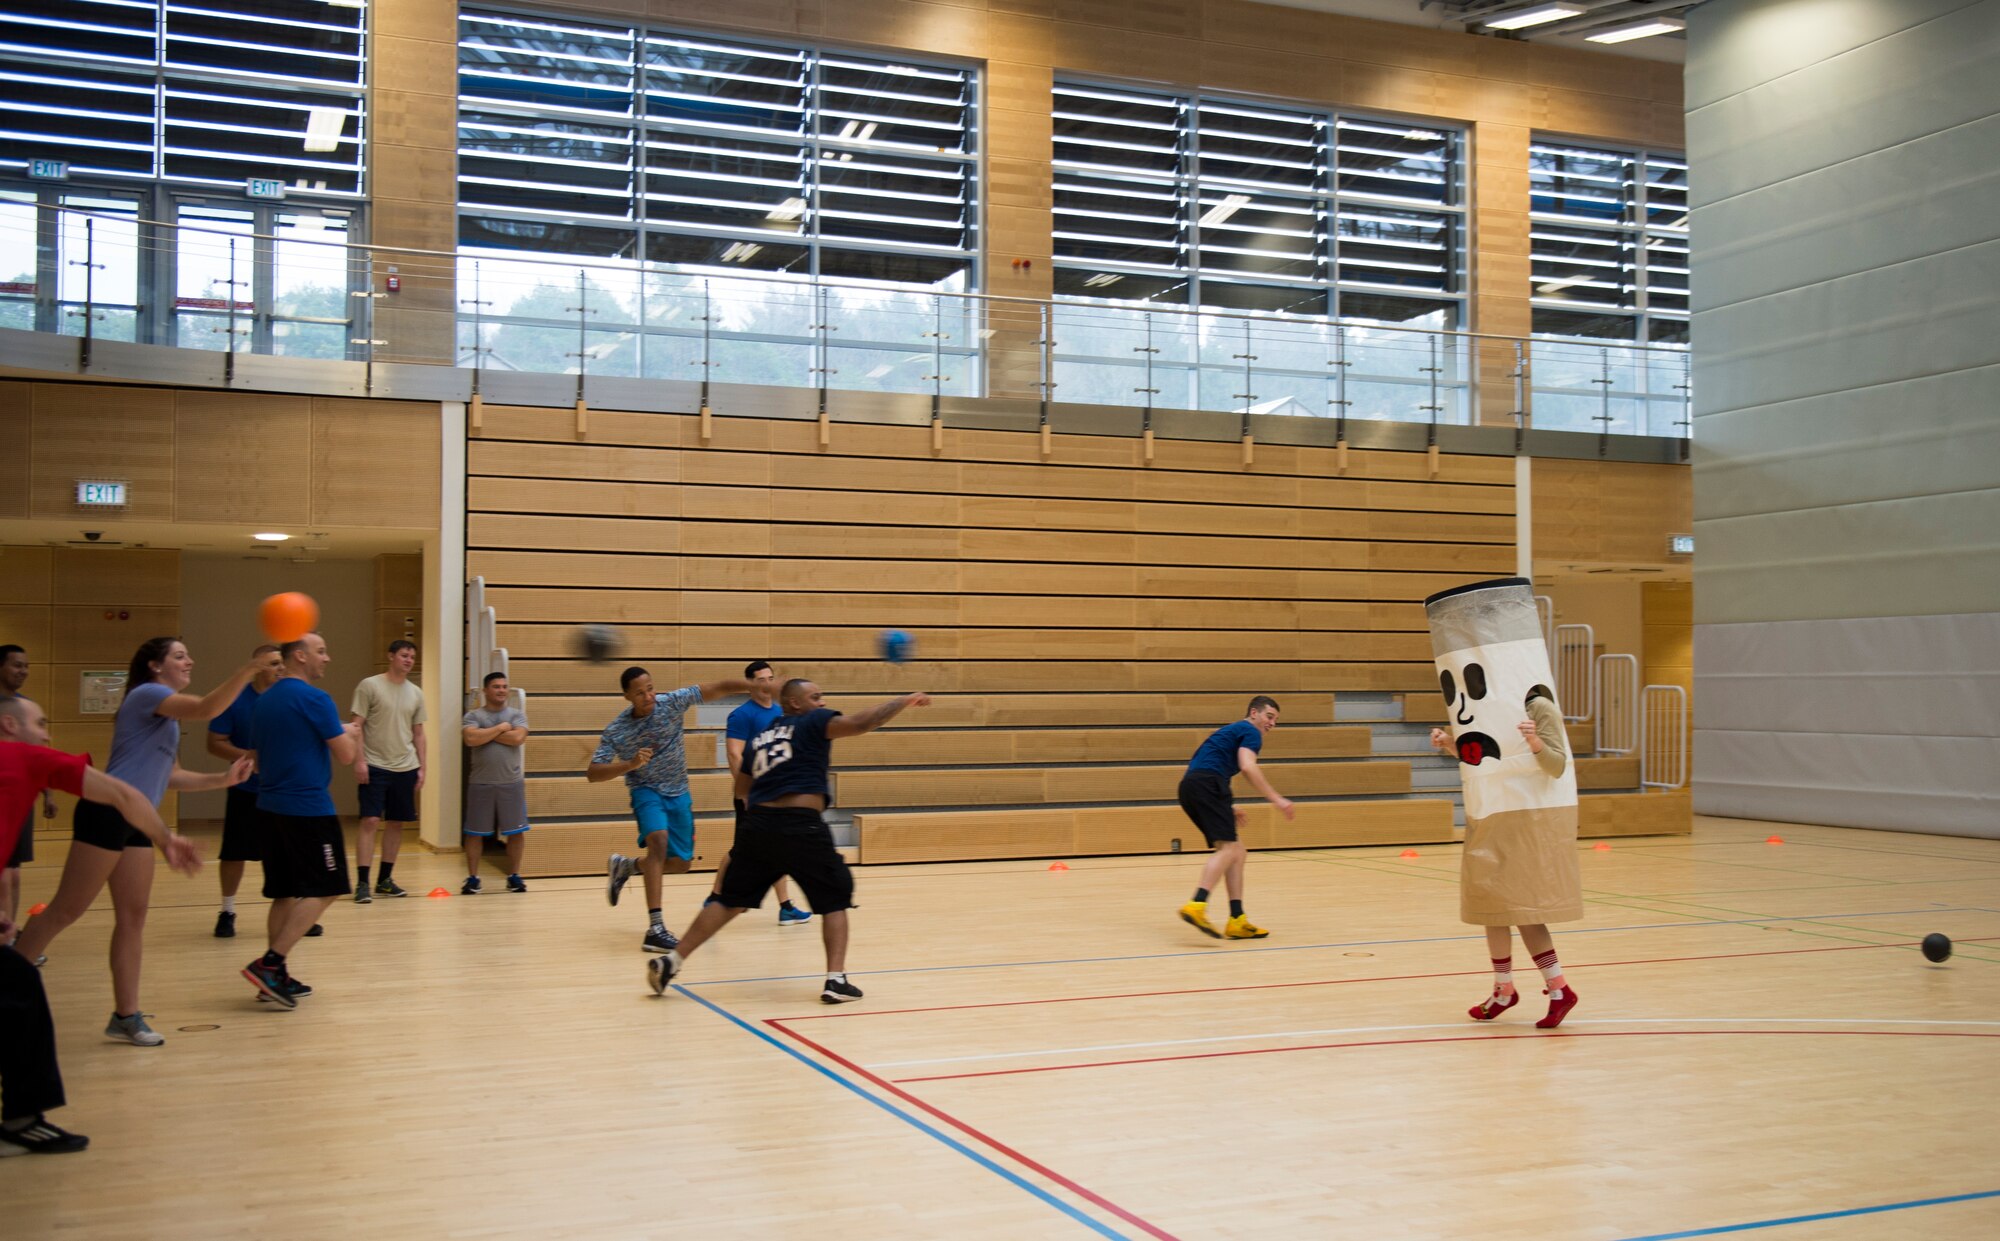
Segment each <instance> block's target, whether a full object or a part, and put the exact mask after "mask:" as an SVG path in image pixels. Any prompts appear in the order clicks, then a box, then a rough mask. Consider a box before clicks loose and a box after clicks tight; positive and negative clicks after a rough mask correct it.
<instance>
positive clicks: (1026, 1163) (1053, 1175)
mask: <svg viewBox="0 0 2000 1241" xmlns="http://www.w3.org/2000/svg"><path fill="white" fill-rule="evenodd" d="M796 1020H802V1018H793V1017H783V1018H781V1017H767V1018H765V1019H764V1024H765V1025H768V1026H770V1027H771V1028H772V1029H774V1030H777V1031H778V1032H779V1033H781V1034H784V1035H787V1036H788V1037H790V1038H793V1039H795V1040H797V1041H798V1042H800V1043H803V1044H805V1045H806V1046H807V1047H809V1048H811V1049H812V1050H814V1051H816V1052H818V1053H819V1054H820V1055H822V1056H824V1057H826V1058H827V1059H828V1060H831V1061H833V1062H834V1063H835V1064H837V1065H839V1066H841V1067H842V1068H844V1069H846V1070H847V1071H848V1072H850V1073H852V1074H854V1075H855V1076H856V1077H859V1078H862V1079H864V1080H866V1081H869V1082H872V1083H874V1084H875V1085H876V1086H878V1087H880V1088H881V1089H883V1090H886V1091H888V1092H889V1093H890V1094H892V1095H895V1096H896V1097H897V1098H899V1099H901V1100H903V1101H904V1102H905V1103H908V1104H909V1105H910V1106H912V1107H916V1108H921V1109H923V1110H924V1111H925V1112H928V1113H930V1114H931V1115H932V1116H935V1117H936V1118H937V1119H939V1120H941V1121H943V1122H944V1123H945V1124H947V1125H950V1126H951V1127H952V1128H954V1129H956V1130H958V1131H959V1132H960V1133H963V1134H965V1135H966V1136H967V1137H969V1138H971V1139H972V1140H973V1141H975V1142H978V1143H980V1144H982V1145H984V1146H987V1147H990V1148H992V1149H993V1150H995V1151H997V1152H999V1153H1000V1154H1001V1155H1003V1156H1005V1157H1006V1158H1008V1159H1011V1160H1013V1161H1014V1162H1015V1163H1018V1164H1020V1165H1021V1166H1022V1167H1024V1168H1027V1169H1029V1170H1030V1171H1033V1172H1035V1173H1038V1174H1039V1175H1041V1176H1043V1177H1046V1178H1047V1179H1048V1180H1051V1181H1054V1182H1055V1183H1056V1184H1058V1185H1061V1186H1062V1187H1063V1188H1065V1189H1067V1190H1069V1191H1070V1192H1071V1193H1073V1194H1075V1195H1077V1196H1078V1197H1080V1198H1082V1199H1084V1200H1085V1201H1087V1202H1091V1203H1094V1204H1096V1205H1097V1206H1100V1207H1102V1208H1104V1209H1105V1210H1107V1211H1109V1212H1111V1213H1112V1214H1113V1215H1116V1216H1117V1217H1118V1218H1119V1219H1122V1220H1124V1221H1125V1222H1126V1223H1128V1224H1131V1225H1132V1226H1133V1227H1135V1228H1138V1229H1141V1230H1143V1231H1144V1232H1145V1233H1146V1235H1148V1236H1151V1237H1157V1238H1159V1241H1179V1238H1177V1237H1175V1236H1174V1234H1172V1233H1170V1232H1168V1231H1166V1230H1165V1229H1163V1228H1159V1227H1156V1226H1154V1225H1153V1224H1150V1223H1148V1222H1146V1221H1145V1220H1143V1219H1141V1218H1139V1217H1138V1216H1137V1215H1134V1214H1133V1213H1132V1212H1130V1211H1128V1210H1126V1209H1125V1208H1124V1207H1121V1206H1119V1205H1118V1204H1117V1203H1115V1202H1113V1201H1111V1200H1110V1199H1109V1198H1106V1197H1105V1196H1104V1195H1102V1194H1099V1193H1095V1192H1093V1191H1091V1190H1088V1189H1085V1188H1084V1187H1083V1186H1081V1185H1079V1184H1077V1183H1076V1182H1075V1181H1072V1180H1070V1179H1069V1178H1068V1177H1066V1176H1064V1175H1062V1174H1061V1173H1060V1172H1057V1171H1055V1170H1054V1169H1053V1168H1050V1167H1048V1166H1046V1165H1044V1164H1041V1163H1038V1162H1036V1161H1035V1160H1033V1159H1030V1158H1028V1157H1027V1156H1026V1155H1023V1154H1022V1153H1021V1152H1020V1151H1017V1150H1015V1149H1014V1148H1013V1147H1011V1146H1008V1145H1007V1144H1006V1143H1004V1142H1001V1141H1000V1140H998V1139H997V1138H993V1137H990V1136H988V1135H987V1134H985V1133H982V1132H980V1131H979V1130H977V1129H974V1128H973V1127H972V1126H971V1125H968V1124H966V1123H965V1122H964V1121H962V1120H960V1119H958V1117H956V1116H953V1115H952V1114H951V1113H949V1112H946V1111H943V1110H941V1109H939V1108H935V1107H932V1106H931V1105H930V1104H928V1103H926V1102H924V1101H923V1100H922V1099H919V1098H917V1096H915V1095H913V1094H911V1093H910V1092H909V1091H907V1090H903V1089H900V1088H898V1087H897V1086H896V1085H894V1084H893V1083H891V1082H890V1081H888V1080H887V1079H886V1078H882V1077H879V1076H877V1075H876V1074H874V1073H871V1072H869V1071H868V1070H867V1069H864V1068H862V1067H861V1066H860V1065H858V1064H856V1063H854V1062H853V1061H852V1060H849V1059H848V1058H847V1057H845V1056H841V1055H837V1054H835V1053H834V1052H831V1051H829V1050H827V1049H826V1048H825V1047H823V1046H821V1045H820V1044H818V1043H815V1042H813V1041H812V1040H811V1039H809V1038H807V1037H806V1036H805V1035H803V1034H800V1033H799V1032H798V1031H796V1030H792V1029H788V1028H787V1027H786V1025H785V1022H787V1021H796Z"/></svg>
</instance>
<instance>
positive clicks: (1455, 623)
mask: <svg viewBox="0 0 2000 1241" xmlns="http://www.w3.org/2000/svg"><path fill="white" fill-rule="evenodd" d="M1424 611H1425V614H1426V617H1427V618H1428V619H1429V621H1430V627H1431V652H1432V654H1433V656H1434V657H1435V658H1436V661H1437V671H1438V690H1439V691H1440V692H1441V693H1443V695H1444V701H1445V707H1446V709H1447V711H1448V714H1449V719H1450V722H1451V736H1452V743H1453V748H1454V749H1455V750H1456V751H1457V752H1458V761H1459V762H1461V763H1463V764H1465V765H1466V766H1467V767H1471V768H1479V767H1483V766H1486V765H1488V764H1498V763H1501V762H1503V761H1505V760H1506V759H1508V758H1511V757H1513V756H1514V755H1517V754H1525V753H1527V750H1528V747H1527V743H1526V741H1524V740H1523V739H1522V737H1521V732H1520V724H1521V721H1522V720H1524V719H1527V718H1528V706H1527V704H1528V693H1529V691H1530V690H1540V692H1541V693H1543V694H1545V695H1548V689H1547V685H1548V682H1549V680H1550V673H1549V652H1548V647H1547V644H1546V642H1545V640H1544V639H1543V637H1542V627H1541V620H1540V618H1539V615H1538V614H1537V613H1536V611H1535V599H1534V592H1533V589H1532V587H1530V586H1529V584H1528V583H1527V582H1525V581H1523V580H1522V579H1520V578H1506V579H1502V580H1500V581H1493V582H1480V583H1476V584H1475V585H1472V586H1461V587H1459V588H1457V589H1455V590H1448V591H1444V592H1442V593H1440V594H1436V595H1433V596H1431V597H1430V598H1429V599H1428V600H1426V601H1425V602H1424ZM1549 697H1550V698H1551V699H1553V697H1554V696H1553V695H1549Z"/></svg>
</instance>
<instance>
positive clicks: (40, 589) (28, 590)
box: [0, 547, 55, 604]
mask: <svg viewBox="0 0 2000 1241" xmlns="http://www.w3.org/2000/svg"><path fill="white" fill-rule="evenodd" d="M54 601H55V550H54V549H53V548H48V547H0V603H27V604H48V603H53V602H54Z"/></svg>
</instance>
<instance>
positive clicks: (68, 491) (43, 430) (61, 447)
mask: <svg viewBox="0 0 2000 1241" xmlns="http://www.w3.org/2000/svg"><path fill="white" fill-rule="evenodd" d="M29 406H30V409H31V410H32V422H31V424H30V426H31V432H30V433H31V435H32V436H33V439H32V443H31V448H32V453H33V455H32V457H31V458H30V474H29V477H30V480H31V481H30V483H29V491H30V494H31V497H32V498H31V502H30V513H31V515H32V516H35V517H39V518H53V519H57V520H64V521H67V520H72V519H75V520H79V521H82V522H83V523H84V525H88V526H91V527H103V528H106V529H111V528H115V527H116V526H117V525H118V523H120V522H126V521H171V520H173V516H174V492H173V479H174V394H173V392H172V390H170V389H166V388H121V387H114V386H111V385H108V384H104V385H99V384H35V385H34V386H33V392H32V393H31V395H30V398H29ZM78 479H103V480H106V481H112V482H120V481H122V482H126V483H129V484H130V485H131V486H130V490H129V492H128V495H129V498H130V502H129V503H128V504H127V506H126V507H125V508H122V509H91V510H89V517H88V519H87V520H85V519H84V518H83V517H82V516H81V514H82V512H83V510H79V509H78V508H77V506H76V483H77V480H78ZM81 528H82V526H79V529H81Z"/></svg>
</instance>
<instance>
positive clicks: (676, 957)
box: [667, 948, 687, 974]
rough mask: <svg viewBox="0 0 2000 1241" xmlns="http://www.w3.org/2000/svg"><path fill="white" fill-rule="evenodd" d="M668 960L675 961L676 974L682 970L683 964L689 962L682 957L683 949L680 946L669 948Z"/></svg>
mask: <svg viewBox="0 0 2000 1241" xmlns="http://www.w3.org/2000/svg"><path fill="white" fill-rule="evenodd" d="M667 960H669V961H672V962H673V963H674V973H676V974H678V973H680V972H681V966H683V965H685V964H687V962H686V961H684V960H682V959H681V950H680V949H678V948H669V949H668V950H667Z"/></svg>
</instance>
